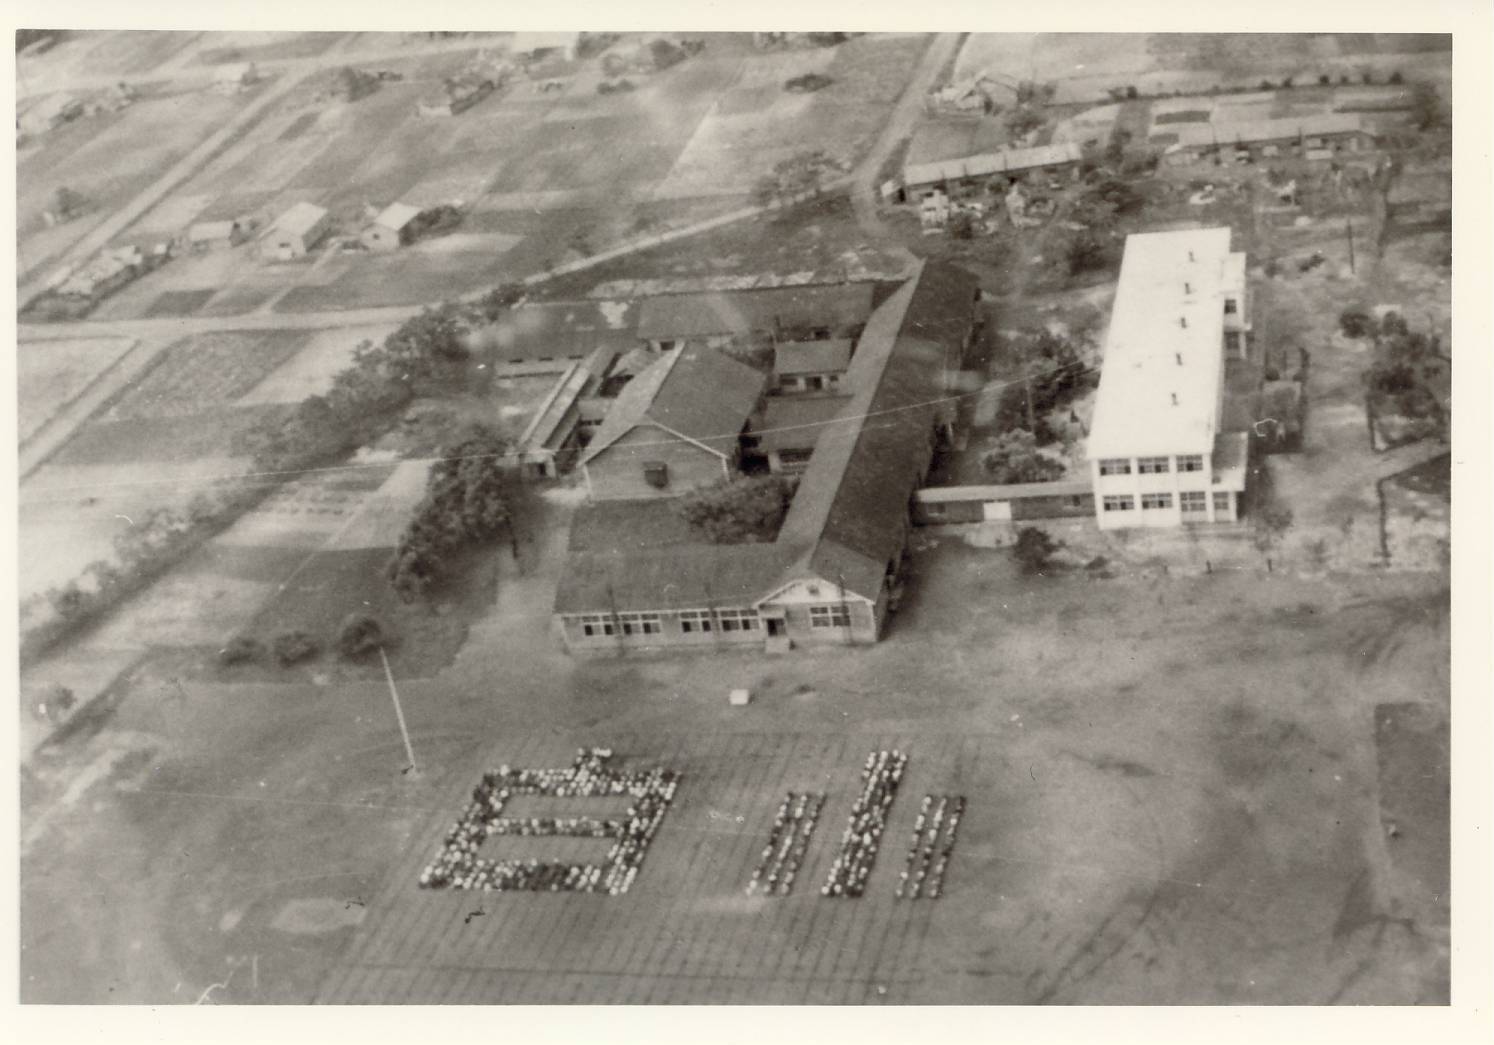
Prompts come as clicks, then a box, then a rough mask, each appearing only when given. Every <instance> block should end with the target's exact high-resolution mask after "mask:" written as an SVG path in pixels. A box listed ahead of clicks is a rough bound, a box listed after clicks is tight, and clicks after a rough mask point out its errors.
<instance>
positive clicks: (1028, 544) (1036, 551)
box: [1012, 526, 1058, 575]
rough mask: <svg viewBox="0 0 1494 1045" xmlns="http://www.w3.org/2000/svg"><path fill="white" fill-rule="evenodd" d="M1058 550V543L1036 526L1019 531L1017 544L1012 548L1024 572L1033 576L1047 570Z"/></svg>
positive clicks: (1025, 527)
mask: <svg viewBox="0 0 1494 1045" xmlns="http://www.w3.org/2000/svg"><path fill="white" fill-rule="evenodd" d="M1057 550H1058V542H1057V541H1055V540H1054V539H1053V538H1052V537H1050V536H1048V534H1047V532H1046V531H1044V530H1040V529H1038V528H1037V527H1036V526H1024V527H1022V529H1020V530H1018V531H1017V543H1016V544H1015V545H1013V547H1012V555H1013V556H1014V557H1015V558H1016V560H1017V562H1018V564H1020V565H1021V567H1022V572H1023V573H1025V574H1029V575H1031V574H1037V573H1042V572H1043V571H1044V570H1046V569H1047V568H1048V566H1049V564H1050V563H1051V561H1052V559H1053V553H1054V552H1055V551H1057Z"/></svg>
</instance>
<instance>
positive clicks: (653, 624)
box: [572, 609, 759, 638]
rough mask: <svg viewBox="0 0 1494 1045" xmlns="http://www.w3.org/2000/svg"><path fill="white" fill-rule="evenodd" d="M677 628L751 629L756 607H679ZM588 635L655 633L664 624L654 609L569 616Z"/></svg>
mask: <svg viewBox="0 0 1494 1045" xmlns="http://www.w3.org/2000/svg"><path fill="white" fill-rule="evenodd" d="M679 618H680V630H681V631H683V632H686V633H687V634H698V633H704V632H711V631H716V630H718V629H719V630H721V631H755V630H756V629H757V627H758V624H759V622H758V619H757V611H756V610H743V609H720V610H681V611H680V613H679ZM572 619H573V620H574V621H576V622H577V623H579V624H580V625H581V633H582V634H583V635H585V636H587V637H588V638H596V637H599V636H604V635H658V634H660V633H661V632H662V631H663V630H664V624H663V621H662V619H661V617H660V615H659V614H657V613H617V614H612V613H583V614H581V615H580V616H578V617H574V618H572Z"/></svg>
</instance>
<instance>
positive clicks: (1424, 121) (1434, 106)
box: [1411, 80, 1448, 131]
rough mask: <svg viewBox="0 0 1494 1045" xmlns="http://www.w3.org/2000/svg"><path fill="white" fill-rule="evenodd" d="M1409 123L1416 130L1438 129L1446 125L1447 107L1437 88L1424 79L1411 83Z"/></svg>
mask: <svg viewBox="0 0 1494 1045" xmlns="http://www.w3.org/2000/svg"><path fill="white" fill-rule="evenodd" d="M1411 123H1412V124H1413V125H1414V126H1415V127H1416V129H1417V130H1421V131H1433V130H1440V129H1442V128H1444V127H1446V126H1447V125H1448V113H1447V108H1446V106H1444V105H1443V104H1442V96H1441V95H1439V94H1438V93H1437V88H1435V87H1433V86H1432V85H1431V84H1429V83H1427V82H1425V81H1424V80H1418V81H1416V83H1414V84H1412V85H1411Z"/></svg>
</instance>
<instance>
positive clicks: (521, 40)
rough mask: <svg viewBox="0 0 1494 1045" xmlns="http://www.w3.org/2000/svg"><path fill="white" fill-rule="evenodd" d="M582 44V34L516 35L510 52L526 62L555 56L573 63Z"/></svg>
mask: <svg viewBox="0 0 1494 1045" xmlns="http://www.w3.org/2000/svg"><path fill="white" fill-rule="evenodd" d="M580 43H581V34H580V33H564V32H561V33H515V34H514V39H513V43H512V44H511V45H510V46H509V50H510V52H511V53H512V54H513V55H514V57H515V58H521V59H524V60H526V61H534V60H537V59H541V58H546V57H552V56H553V57H557V58H562V59H564V60H565V61H567V62H573V61H575V60H576V48H577V46H578V45H579V44H580Z"/></svg>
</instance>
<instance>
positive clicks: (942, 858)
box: [897, 795, 965, 900]
mask: <svg viewBox="0 0 1494 1045" xmlns="http://www.w3.org/2000/svg"><path fill="white" fill-rule="evenodd" d="M964 814H965V796H964V795H940V796H938V801H937V802H936V801H935V798H934V796H933V795H925V796H924V797H923V804H922V805H921V806H920V807H919V810H918V819H917V820H915V821H914V823H913V844H912V846H911V847H910V848H909V849H908V863H907V866H906V867H904V868H903V872H902V874H901V875H900V876H899V878H898V883H897V897H898V899H900V900H901V899H903V898H904V897H906V898H907V899H910V900H916V899H918V898H919V897H926V898H928V899H930V900H937V899H938V898H939V896H940V894H941V893H942V892H943V891H944V871H945V869H946V868H947V867H948V866H949V857H950V854H951V853H953V852H954V844H955V832H956V831H957V830H958V829H959V826H960V817H962V816H963V815H964Z"/></svg>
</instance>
